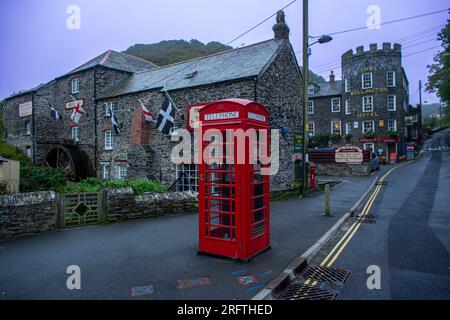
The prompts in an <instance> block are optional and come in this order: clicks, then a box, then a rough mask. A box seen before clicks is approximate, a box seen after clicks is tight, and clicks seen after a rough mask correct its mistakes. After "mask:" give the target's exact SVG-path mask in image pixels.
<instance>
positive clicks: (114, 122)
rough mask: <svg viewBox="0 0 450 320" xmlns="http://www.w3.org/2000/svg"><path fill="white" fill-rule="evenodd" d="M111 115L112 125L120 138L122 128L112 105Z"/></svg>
mask: <svg viewBox="0 0 450 320" xmlns="http://www.w3.org/2000/svg"><path fill="white" fill-rule="evenodd" d="M109 113H110V114H111V124H112V126H113V129H114V132H115V133H116V136H118V135H119V133H120V129H121V127H122V126H121V125H120V124H119V119H118V118H117V116H116V115H115V113H114V110H113V108H112V105H109Z"/></svg>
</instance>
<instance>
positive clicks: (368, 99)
mask: <svg viewBox="0 0 450 320" xmlns="http://www.w3.org/2000/svg"><path fill="white" fill-rule="evenodd" d="M363 112H373V96H365V97H363Z"/></svg>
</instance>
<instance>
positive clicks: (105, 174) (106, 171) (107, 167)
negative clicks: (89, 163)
mask: <svg viewBox="0 0 450 320" xmlns="http://www.w3.org/2000/svg"><path fill="white" fill-rule="evenodd" d="M102 167H103V180H109V179H110V177H111V166H110V165H109V163H104V164H103V165H102Z"/></svg>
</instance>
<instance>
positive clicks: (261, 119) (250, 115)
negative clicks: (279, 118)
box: [248, 112, 266, 122]
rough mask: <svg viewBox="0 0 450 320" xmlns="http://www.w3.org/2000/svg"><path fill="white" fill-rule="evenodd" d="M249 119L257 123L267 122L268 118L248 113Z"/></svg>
mask: <svg viewBox="0 0 450 320" xmlns="http://www.w3.org/2000/svg"><path fill="white" fill-rule="evenodd" d="M248 118H249V119H252V120H256V121H260V122H266V117H265V116H263V115H261V114H256V113H253V112H249V113H248Z"/></svg>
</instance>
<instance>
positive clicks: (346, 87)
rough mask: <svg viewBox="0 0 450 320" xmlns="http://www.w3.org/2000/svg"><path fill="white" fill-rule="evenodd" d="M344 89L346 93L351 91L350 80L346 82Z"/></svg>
mask: <svg viewBox="0 0 450 320" xmlns="http://www.w3.org/2000/svg"><path fill="white" fill-rule="evenodd" d="M344 89H345V92H349V91H350V83H349V81H348V79H345V80H344Z"/></svg>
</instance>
